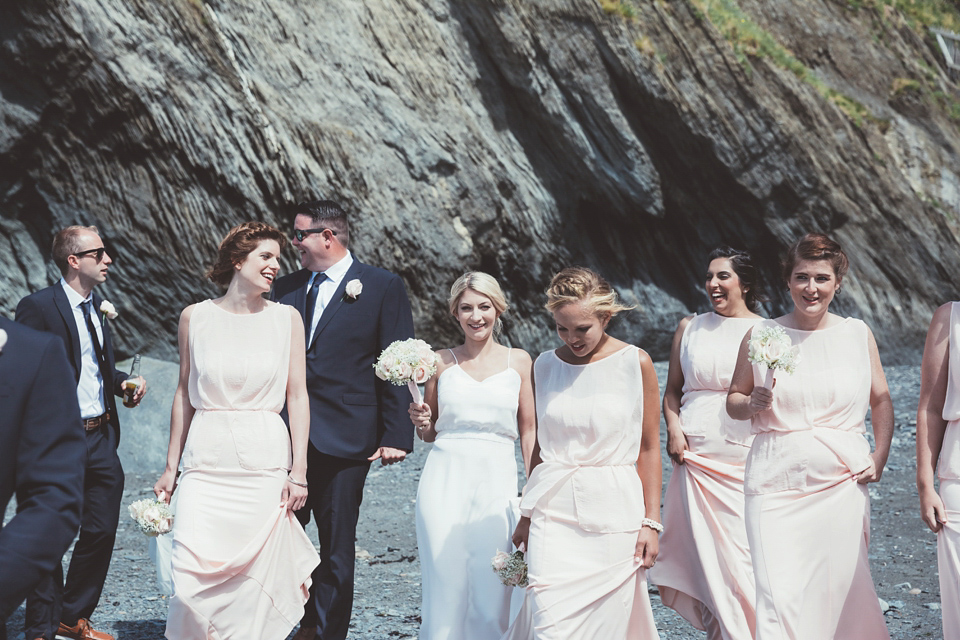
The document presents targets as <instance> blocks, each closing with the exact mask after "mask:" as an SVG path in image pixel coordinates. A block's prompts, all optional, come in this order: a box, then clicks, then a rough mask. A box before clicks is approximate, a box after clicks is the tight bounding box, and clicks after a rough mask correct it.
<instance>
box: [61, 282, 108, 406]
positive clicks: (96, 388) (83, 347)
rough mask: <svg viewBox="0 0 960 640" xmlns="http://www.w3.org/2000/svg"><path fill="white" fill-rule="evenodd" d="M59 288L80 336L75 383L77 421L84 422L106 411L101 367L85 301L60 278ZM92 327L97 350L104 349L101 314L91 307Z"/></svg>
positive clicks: (90, 298) (85, 299)
mask: <svg viewBox="0 0 960 640" xmlns="http://www.w3.org/2000/svg"><path fill="white" fill-rule="evenodd" d="M60 286H61V287H63V290H64V292H65V293H66V294H67V301H68V302H69V303H70V308H71V309H73V320H74V322H76V323H77V334H78V335H79V336H80V364H81V368H80V382H79V383H77V401H78V402H79V403H80V417H81V418H83V419H87V418H96V417H97V416H99V415H102V414H103V413H104V412H105V411H106V403H105V402H104V401H103V377H102V376H101V375H100V367H99V365H98V364H97V353H96V351H94V350H93V341H92V340H90V330H89V329H87V320H86V318H85V317H84V314H83V307H81V306H80V305H82V304H83V303H84V302H86V301H87V300H91V301H92V299H93V296H92V295H91V296H90V297H89V298H84V297H83V296H81V295H80V294H79V293H77V292H76V290H74V288H73V287H71V286H70V285H68V284H67V283H66V281H65V280H64V279H63V278H60ZM91 315H92V316H93V326H94V328H95V329H96V331H97V340H99V342H100V347H101V348H102V347H103V327H102V325H101V323H102V322H103V320H102V318H101V316H102V314H101V313H100V310H99V309H97V308H96V307H94V308H93V309H92V314H91Z"/></svg>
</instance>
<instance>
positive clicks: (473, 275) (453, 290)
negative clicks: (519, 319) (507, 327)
mask: <svg viewBox="0 0 960 640" xmlns="http://www.w3.org/2000/svg"><path fill="white" fill-rule="evenodd" d="M467 289H472V290H473V291H476V292H477V293H479V294H480V295H482V296H486V297H488V298H490V302H491V303H493V308H494V309H495V310H496V312H497V321H496V322H495V323H494V324H493V335H494V336H495V337H499V336H500V332H501V331H502V330H503V322H502V321H501V320H500V316H502V315H503V313H504V312H505V311H506V310H507V308H508V307H509V306H510V305H508V304H507V299H506V297H504V295H503V289H501V288H500V283H499V282H497V279H496V278H494V277H493V276H491V275H490V274H488V273H484V272H482V271H467V272H466V273H465V274H463V275H462V276H460V277H459V278H457V279H456V281H455V282H454V283H453V286H451V287H450V297H449V298H448V299H447V304H448V305H449V307H450V315H452V316H454V317H456V316H457V306H458V305H459V304H460V298H461V297H462V296H463V293H464V292H465V291H466V290H467Z"/></svg>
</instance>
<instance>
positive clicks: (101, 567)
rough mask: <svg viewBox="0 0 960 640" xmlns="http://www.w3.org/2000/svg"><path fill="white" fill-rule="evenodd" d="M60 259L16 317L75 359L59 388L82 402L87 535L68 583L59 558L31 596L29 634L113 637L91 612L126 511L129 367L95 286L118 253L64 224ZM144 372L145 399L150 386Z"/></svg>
mask: <svg viewBox="0 0 960 640" xmlns="http://www.w3.org/2000/svg"><path fill="white" fill-rule="evenodd" d="M52 253H53V260H54V262H55V263H56V264H57V267H59V269H60V273H61V274H62V275H63V277H62V278H61V279H60V281H59V282H57V283H56V284H53V285H52V286H49V287H47V288H46V289H41V290H40V291H37V292H36V293H33V294H31V295H29V296H27V297H26V298H24V299H22V300H21V301H20V304H18V305H17V322H20V323H22V324H25V325H27V326H29V327H32V328H34V329H37V330H40V331H48V332H50V333H52V334H54V335H56V336H59V337H60V340H61V341H62V342H63V345H64V347H65V348H66V351H67V354H68V357H69V362H70V365H71V373H72V374H73V375H72V378H73V380H74V385H73V386H72V388H66V389H64V388H60V389H57V390H56V393H73V394H75V397H76V400H77V402H78V404H79V406H80V418H81V419H82V421H83V427H82V428H83V431H84V440H85V444H86V449H87V463H86V479H85V480H84V484H83V515H82V517H81V522H80V537H79V539H78V540H77V544H76V545H75V546H74V549H73V556H72V557H71V559H70V569H69V571H68V572H67V580H66V584H64V581H63V570H62V568H61V566H60V563H59V562H58V563H57V564H56V566H55V567H54V570H53V573H52V574H49V575H48V576H46V577H45V578H44V579H43V580H42V581H41V582H40V584H39V586H38V587H37V588H36V589H35V590H34V592H33V593H32V594H30V595H29V596H28V597H27V615H26V625H25V626H26V629H25V631H26V639H27V640H35V639H37V638H43V639H44V640H53V638H54V635H59V636H62V637H64V638H70V639H74V640H113V636H111V635H109V634H107V633H103V632H100V631H96V630H95V629H94V628H93V627H92V626H91V624H90V622H89V618H90V616H91V615H92V614H93V611H94V609H96V607H97V604H98V603H99V601H100V594H101V592H102V591H103V584H104V582H105V581H106V579H107V571H108V569H109V568H110V557H111V556H112V555H113V543H114V541H115V540H116V537H117V524H118V522H119V519H120V500H121V498H122V496H123V481H124V476H123V467H122V466H121V465H120V458H119V457H118V456H117V445H118V444H119V442H120V420H119V418H118V417H117V407H116V401H115V399H114V397H115V396H121V395H123V389H122V385H123V382H124V381H125V380H126V379H127V377H128V376H127V374H126V373H124V372H123V371H120V370H118V369H117V368H116V366H115V362H114V357H113V340H112V339H111V335H110V323H109V321H108V320H107V318H106V317H105V316H106V315H107V314H106V312H105V311H104V310H103V308H102V307H101V305H102V304H103V299H102V298H101V297H100V296H98V295H97V294H96V293H94V292H93V289H94V287H96V286H97V285H99V284H102V283H103V282H105V281H106V279H107V271H108V270H109V268H110V265H111V263H112V262H113V260H112V259H111V258H110V255H109V254H108V253H107V250H106V249H105V248H104V246H103V240H101V239H100V234H99V232H98V231H97V229H96V227H80V226H72V227H66V228H64V229H61V230H60V231H58V232H57V234H56V235H55V236H54V239H53V248H52ZM146 388H147V387H146V383H145V382H144V381H143V379H142V378H140V379H139V387H138V389H137V391H136V393H135V394H134V397H133V401H134V404H138V403H139V402H140V399H141V398H143V394H144V393H145V392H146Z"/></svg>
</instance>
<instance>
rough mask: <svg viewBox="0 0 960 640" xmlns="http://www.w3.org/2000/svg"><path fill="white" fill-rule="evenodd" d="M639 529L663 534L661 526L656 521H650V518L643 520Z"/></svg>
mask: <svg viewBox="0 0 960 640" xmlns="http://www.w3.org/2000/svg"><path fill="white" fill-rule="evenodd" d="M640 527H641V528H643V527H650V528H651V529H653V530H654V531H656V532H657V533H663V525H662V524H660V523H659V522H657V521H656V520H651V519H650V518H644V519H643V520H641V521H640Z"/></svg>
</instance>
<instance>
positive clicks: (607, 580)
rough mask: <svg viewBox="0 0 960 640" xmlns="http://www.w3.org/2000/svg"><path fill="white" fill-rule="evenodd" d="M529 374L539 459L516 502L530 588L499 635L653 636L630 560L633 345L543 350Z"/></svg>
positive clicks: (562, 638)
mask: <svg viewBox="0 0 960 640" xmlns="http://www.w3.org/2000/svg"><path fill="white" fill-rule="evenodd" d="M534 380H535V388H536V405H537V438H538V441H539V444H540V455H541V458H542V460H543V462H542V463H540V464H539V465H537V466H536V467H535V468H534V470H533V473H531V474H530V480H529V481H528V482H527V486H526V488H525V489H524V495H523V499H522V500H521V503H520V512H521V513H522V514H523V515H526V516H529V517H530V519H531V524H530V536H529V550H528V553H527V554H526V559H527V563H528V566H529V578H530V586H529V588H528V589H527V594H526V595H527V597H526V600H525V602H524V605H523V609H522V610H521V612H520V613H519V614H518V616H517V619H516V620H515V621H514V623H513V624H512V625H511V627H510V629H509V630H508V631H507V633H506V635H505V636H504V638H510V639H512V640H527V639H529V638H534V639H535V640H602V639H604V638H610V639H611V640H612V639H617V640H621V639H626V640H651V639H653V638H659V635H658V634H657V627H656V624H655V623H654V620H653V610H652V609H651V606H650V597H649V595H648V594H647V578H646V571H645V570H644V569H643V568H642V567H641V566H640V565H639V564H637V563H635V562H634V559H633V554H634V550H635V548H636V543H637V535H638V534H639V531H640V524H641V521H642V519H643V517H644V513H645V507H644V502H643V485H642V484H641V482H640V478H639V477H638V476H637V469H636V461H637V456H639V455H640V436H641V425H642V422H643V377H642V374H641V370H640V360H639V354H638V349H637V348H636V347H634V346H627V347H624V348H623V349H622V350H620V351H618V352H616V353H614V354H612V355H610V356H607V357H606V358H603V359H602V360H598V361H596V362H591V363H589V364H585V365H573V364H568V363H566V362H564V361H563V360H561V359H560V358H558V357H557V355H556V353H555V352H553V351H547V352H545V353H542V354H541V355H540V357H538V358H537V361H536V363H535V364H534Z"/></svg>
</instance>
